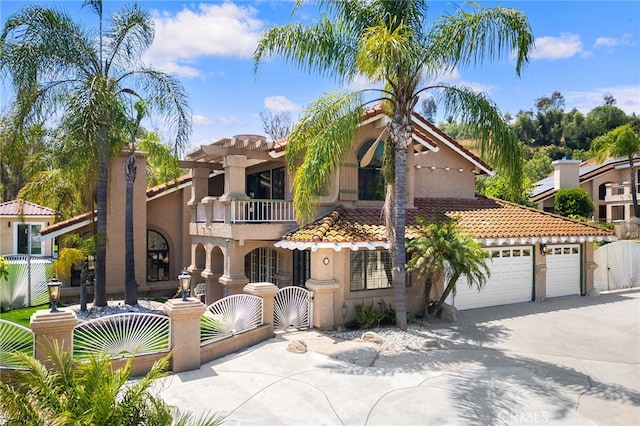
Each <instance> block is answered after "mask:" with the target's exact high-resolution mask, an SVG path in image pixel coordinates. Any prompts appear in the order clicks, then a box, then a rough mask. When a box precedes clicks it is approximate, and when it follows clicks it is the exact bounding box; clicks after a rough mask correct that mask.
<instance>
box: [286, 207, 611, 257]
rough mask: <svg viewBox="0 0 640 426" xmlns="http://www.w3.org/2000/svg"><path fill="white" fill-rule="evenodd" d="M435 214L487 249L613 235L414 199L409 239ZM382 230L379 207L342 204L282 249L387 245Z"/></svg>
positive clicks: (560, 221) (517, 211)
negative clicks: (300, 245) (313, 245)
mask: <svg viewBox="0 0 640 426" xmlns="http://www.w3.org/2000/svg"><path fill="white" fill-rule="evenodd" d="M437 213H444V214H445V215H446V216H448V217H450V218H454V217H456V218H458V220H459V224H460V226H461V227H462V229H463V230H464V231H465V232H466V233H467V234H469V235H470V236H471V237H473V238H475V239H477V240H481V241H482V242H483V243H484V244H486V245H490V244H498V245H500V244H505V243H509V244H525V243H533V242H536V241H540V242H565V241H572V242H573V241H574V240H575V241H578V240H581V241H584V240H585V239H587V238H593V239H607V238H611V237H613V232H612V231H607V230H604V229H601V228H598V227H595V226H591V225H587V224H584V223H580V222H577V221H574V220H570V219H567V218H565V217H562V216H558V215H554V214H551V213H545V212H543V211H540V210H536V209H532V208H528V207H523V206H520V205H518V204H513V203H509V202H506V201H502V200H498V199H493V198H485V197H480V196H478V197H476V198H472V199H458V198H456V199H454V198H417V199H415V208H413V209H407V233H406V235H407V238H414V237H415V236H416V231H417V226H418V225H417V220H416V219H417V217H418V216H420V215H422V216H426V217H427V218H429V217H433V215H434V214H437ZM384 228H385V227H384V219H383V217H382V214H381V210H380V209H373V208H356V209H347V208H344V207H342V206H339V207H337V208H336V209H335V210H333V211H332V212H331V213H329V214H328V215H325V216H324V217H322V218H320V219H318V220H316V221H315V222H313V223H311V224H309V225H307V226H305V227H303V228H301V229H298V230H296V231H293V232H290V233H289V234H287V235H285V236H284V237H283V238H282V242H281V243H279V244H278V245H279V246H281V247H287V246H289V248H292V247H293V246H294V245H295V243H364V242H377V243H381V242H385V241H386V238H385V236H384V231H385V229H384ZM554 239H556V240H557V241H554ZM287 243H289V244H287Z"/></svg>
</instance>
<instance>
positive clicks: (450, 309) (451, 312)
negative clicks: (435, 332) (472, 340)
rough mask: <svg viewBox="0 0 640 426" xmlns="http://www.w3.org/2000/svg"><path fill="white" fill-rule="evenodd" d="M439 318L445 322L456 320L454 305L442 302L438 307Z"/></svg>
mask: <svg viewBox="0 0 640 426" xmlns="http://www.w3.org/2000/svg"><path fill="white" fill-rule="evenodd" d="M440 319H442V320H443V321H447V322H456V321H458V310H457V309H456V308H455V306H451V305H448V304H446V303H443V304H442V306H441V307H440Z"/></svg>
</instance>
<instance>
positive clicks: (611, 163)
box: [531, 157, 640, 237]
mask: <svg viewBox="0 0 640 426" xmlns="http://www.w3.org/2000/svg"><path fill="white" fill-rule="evenodd" d="M553 166H554V171H553V174H552V175H549V176H548V177H546V178H544V179H542V180H539V181H538V182H537V183H536V187H535V188H534V191H533V194H532V196H531V201H532V202H534V203H535V204H536V206H537V207H538V208H539V209H541V210H544V211H548V212H553V211H554V198H555V195H556V192H558V189H560V188H578V187H579V188H582V189H584V190H586V191H587V192H588V193H589V195H590V196H591V200H592V201H593V204H594V206H595V211H594V213H593V217H594V219H595V220H597V221H601V222H622V221H628V220H630V219H632V218H633V217H634V216H635V215H634V212H633V202H632V198H631V191H635V192H636V194H637V195H638V198H640V157H638V158H635V159H634V164H633V167H634V169H635V171H634V173H635V174H636V175H637V178H636V183H637V185H636V188H632V187H631V184H630V182H629V162H628V161H627V160H626V159H619V158H618V159H607V160H605V161H603V162H602V163H597V162H596V161H595V160H594V159H590V160H587V161H580V160H566V159H563V160H556V161H554V162H553ZM636 237H637V236H636Z"/></svg>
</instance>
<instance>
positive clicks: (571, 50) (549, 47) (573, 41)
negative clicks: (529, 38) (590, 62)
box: [531, 33, 589, 59]
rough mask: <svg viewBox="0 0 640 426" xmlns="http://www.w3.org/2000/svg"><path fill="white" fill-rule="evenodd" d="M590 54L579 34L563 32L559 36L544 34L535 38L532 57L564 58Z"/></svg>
mask: <svg viewBox="0 0 640 426" xmlns="http://www.w3.org/2000/svg"><path fill="white" fill-rule="evenodd" d="M578 54H580V55H582V56H588V55H589V52H587V51H584V50H583V49H582V40H581V39H580V36H579V35H577V34H568V33H566V34H561V35H560V36H559V37H552V36H544V37H538V38H536V39H535V48H534V49H533V52H532V53H531V59H562V58H570V57H572V56H575V55H578Z"/></svg>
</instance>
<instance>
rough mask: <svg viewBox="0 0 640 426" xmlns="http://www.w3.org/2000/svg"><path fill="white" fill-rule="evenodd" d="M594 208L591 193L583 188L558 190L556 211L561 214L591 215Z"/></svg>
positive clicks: (567, 215)
mask: <svg viewBox="0 0 640 426" xmlns="http://www.w3.org/2000/svg"><path fill="white" fill-rule="evenodd" d="M593 209H594V206H593V202H592V201H591V197H590V196H589V193H588V192H587V191H585V190H584V189H582V188H560V189H559V190H558V192H556V196H555V211H556V213H557V214H559V215H562V216H566V217H569V216H571V215H576V216H582V217H589V216H591V213H593Z"/></svg>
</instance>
